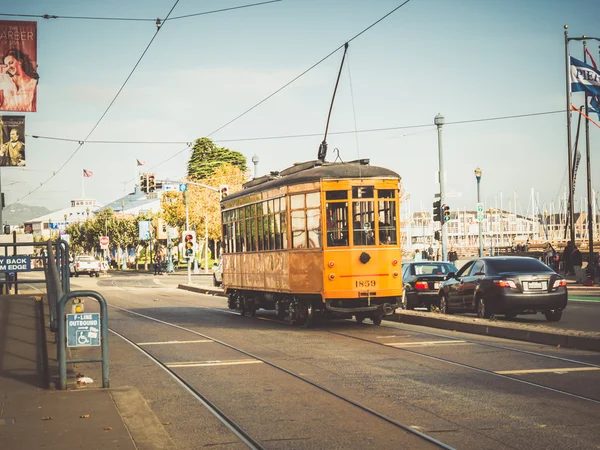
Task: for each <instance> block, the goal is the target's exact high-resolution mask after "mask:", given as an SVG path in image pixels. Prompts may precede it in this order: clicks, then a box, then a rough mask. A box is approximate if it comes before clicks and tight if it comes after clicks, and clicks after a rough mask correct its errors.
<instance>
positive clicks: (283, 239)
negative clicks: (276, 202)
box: [279, 212, 288, 249]
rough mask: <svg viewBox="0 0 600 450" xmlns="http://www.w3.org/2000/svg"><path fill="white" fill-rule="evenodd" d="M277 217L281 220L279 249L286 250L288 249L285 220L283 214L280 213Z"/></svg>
mask: <svg viewBox="0 0 600 450" xmlns="http://www.w3.org/2000/svg"><path fill="white" fill-rule="evenodd" d="M279 217H280V218H281V228H280V231H281V248H283V249H286V248H288V235H287V218H286V215H285V212H283V213H281V214H280V215H279Z"/></svg>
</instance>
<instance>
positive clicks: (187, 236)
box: [183, 230, 196, 258]
mask: <svg viewBox="0 0 600 450" xmlns="http://www.w3.org/2000/svg"><path fill="white" fill-rule="evenodd" d="M195 248H196V232H195V231H188V230H186V231H184V232H183V254H184V256H185V257H186V258H193V257H194V249H195Z"/></svg>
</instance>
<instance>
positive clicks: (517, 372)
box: [494, 367, 600, 375]
mask: <svg viewBox="0 0 600 450" xmlns="http://www.w3.org/2000/svg"><path fill="white" fill-rule="evenodd" d="M588 370H600V367H568V368H562V369H560V368H558V369H528V370H500V371H496V372H494V373H499V374H501V375H522V374H527V373H567V372H584V371H588Z"/></svg>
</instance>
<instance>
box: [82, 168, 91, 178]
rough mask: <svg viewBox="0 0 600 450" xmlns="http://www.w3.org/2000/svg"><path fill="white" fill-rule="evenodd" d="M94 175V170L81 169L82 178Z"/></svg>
mask: <svg viewBox="0 0 600 450" xmlns="http://www.w3.org/2000/svg"><path fill="white" fill-rule="evenodd" d="M93 176H94V172H92V171H91V170H87V169H83V178H91V177H93Z"/></svg>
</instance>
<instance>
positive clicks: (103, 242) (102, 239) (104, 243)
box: [100, 236, 109, 248]
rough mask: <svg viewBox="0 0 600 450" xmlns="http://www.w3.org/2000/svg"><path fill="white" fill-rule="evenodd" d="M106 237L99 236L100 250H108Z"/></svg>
mask: <svg viewBox="0 0 600 450" xmlns="http://www.w3.org/2000/svg"><path fill="white" fill-rule="evenodd" d="M108 242H109V240H108V236H100V248H108Z"/></svg>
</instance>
